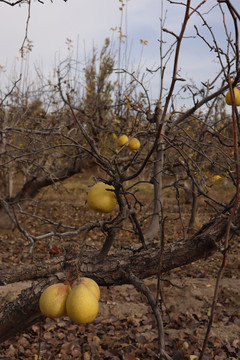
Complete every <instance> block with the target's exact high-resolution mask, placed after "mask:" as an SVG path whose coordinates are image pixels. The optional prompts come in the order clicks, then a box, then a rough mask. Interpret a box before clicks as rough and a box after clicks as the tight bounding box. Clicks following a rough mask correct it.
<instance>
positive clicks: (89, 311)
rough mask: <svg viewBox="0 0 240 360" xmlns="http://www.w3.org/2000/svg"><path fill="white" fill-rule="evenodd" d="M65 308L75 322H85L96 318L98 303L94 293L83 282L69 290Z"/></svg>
mask: <svg viewBox="0 0 240 360" xmlns="http://www.w3.org/2000/svg"><path fill="white" fill-rule="evenodd" d="M66 309H67V314H68V316H69V317H70V319H71V320H72V321H74V322H75V323H77V324H86V323H89V322H91V321H93V320H94V319H95V318H96V316H97V314H98V310H99V303H98V300H97V298H96V296H95V294H94V293H93V292H92V291H91V290H90V289H89V288H88V287H87V286H86V285H85V284H84V283H80V284H78V285H77V286H75V287H74V288H72V290H71V291H70V293H69V295H68V297H67V302H66Z"/></svg>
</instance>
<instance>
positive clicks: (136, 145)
mask: <svg viewBox="0 0 240 360" xmlns="http://www.w3.org/2000/svg"><path fill="white" fill-rule="evenodd" d="M128 147H129V149H131V150H133V151H137V150H138V149H139V148H140V141H139V140H138V139H136V138H132V139H131V140H130V141H129V143H128Z"/></svg>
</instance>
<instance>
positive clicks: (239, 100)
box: [225, 87, 240, 106]
mask: <svg viewBox="0 0 240 360" xmlns="http://www.w3.org/2000/svg"><path fill="white" fill-rule="evenodd" d="M234 97H235V103H236V106H240V90H239V89H238V88H237V87H235V88H234ZM225 100H226V103H227V104H228V105H232V98H231V94H230V91H228V92H227V94H226V96H225Z"/></svg>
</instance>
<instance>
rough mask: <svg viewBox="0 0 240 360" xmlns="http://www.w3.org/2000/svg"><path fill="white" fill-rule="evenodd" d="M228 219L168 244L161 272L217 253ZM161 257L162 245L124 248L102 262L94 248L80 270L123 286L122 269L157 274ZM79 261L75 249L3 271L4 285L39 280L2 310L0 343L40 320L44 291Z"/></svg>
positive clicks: (140, 274) (143, 274) (139, 274)
mask: <svg viewBox="0 0 240 360" xmlns="http://www.w3.org/2000/svg"><path fill="white" fill-rule="evenodd" d="M227 221H228V217H227V216H220V217H218V218H215V219H214V220H212V221H210V222H209V223H207V224H205V225H204V226H203V227H202V228H201V229H200V230H199V231H198V232H197V233H196V234H195V235H194V236H192V237H191V238H189V239H185V240H181V241H177V242H175V243H171V244H166V245H165V248H164V252H163V262H162V273H164V272H166V271H169V270H171V269H173V268H176V267H179V266H183V265H186V264H189V263H191V262H193V261H196V260H199V259H202V258H205V259H206V258H207V257H209V256H211V255H212V254H214V253H215V252H216V251H217V249H218V246H219V242H220V241H221V239H222V238H223V236H224V233H225V228H226V224H227ZM236 224H238V225H236ZM235 226H237V227H240V221H239V212H238V214H237V216H236V217H235ZM159 258H160V249H159V248H151V249H148V250H142V251H140V252H136V253H133V252H132V251H130V250H121V251H119V252H116V253H114V254H111V255H109V256H107V257H106V258H105V259H104V261H103V262H101V263H100V262H97V261H96V253H94V252H92V251H91V252H86V253H85V254H84V255H83V257H82V258H81V272H82V274H83V275H84V276H88V277H91V278H93V279H95V280H96V281H97V282H98V284H99V285H101V286H111V285H120V284H124V283H126V277H125V276H123V272H124V273H125V274H126V273H133V274H134V275H135V276H137V277H138V278H140V279H144V278H147V277H150V276H152V275H155V274H157V273H158V266H159ZM78 261H79V259H78V255H77V254H76V253H74V250H72V252H71V251H67V256H65V257H64V256H60V257H57V258H52V259H51V260H48V261H45V262H42V263H38V264H32V265H20V266H18V267H14V270H13V269H12V268H11V269H3V270H1V271H0V279H1V282H2V284H6V283H10V282H16V281H18V280H26V279H35V280H36V281H35V282H33V286H32V287H30V288H28V289H26V290H23V291H22V292H21V294H20V295H19V296H18V298H17V299H16V300H15V301H14V302H12V303H8V304H6V305H5V307H4V308H3V309H2V310H1V313H0V324H1V325H0V342H3V341H5V340H7V339H8V338H10V337H13V336H15V335H16V334H17V333H18V332H22V331H24V330H26V329H27V328H28V327H29V326H31V325H33V324H34V323H36V322H37V321H39V320H40V319H41V314H40V312H39V308H38V300H39V297H40V294H41V292H42V290H43V289H44V288H45V287H46V286H48V285H50V284H51V283H53V282H57V281H64V279H65V277H66V274H67V272H68V271H69V270H70V269H74V268H75V264H76V263H77V262H78Z"/></svg>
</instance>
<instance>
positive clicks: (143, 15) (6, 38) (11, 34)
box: [0, 0, 239, 96]
mask: <svg viewBox="0 0 240 360" xmlns="http://www.w3.org/2000/svg"><path fill="white" fill-rule="evenodd" d="M163 3H164V14H165V11H166V10H167V16H166V22H165V27H166V28H167V29H169V30H171V31H173V32H178V31H179V30H180V27H181V23H182V19H183V10H184V7H182V6H179V5H178V6H177V5H170V4H169V3H168V1H167V0H164V1H163ZM198 3H200V0H193V1H192V4H193V6H194V5H196V4H198ZM232 3H233V4H234V5H235V6H236V8H238V9H239V6H238V5H239V0H232ZM214 4H216V0H208V1H207V4H205V5H204V7H203V10H204V13H205V17H206V19H207V20H208V21H209V24H210V25H211V27H212V29H213V30H214V31H215V34H216V39H217V40H218V41H219V44H220V45H221V46H222V47H223V48H226V42H225V39H226V35H225V33H224V27H223V23H222V18H221V16H220V13H219V11H218V10H217V9H214V10H213V11H211V12H210V13H207V11H208V10H209V9H210V8H211V7H212V6H213V5H214ZM119 6H120V2H119V0H88V1H86V0H68V1H67V2H64V1H63V0H53V3H51V2H50V0H45V4H44V5H42V4H40V3H38V2H37V1H32V6H31V17H30V22H29V29H28V38H29V39H30V40H31V41H32V42H33V49H32V52H31V54H30V58H29V67H30V70H31V76H33V77H34V67H33V64H35V65H36V66H37V67H39V68H40V69H41V71H43V72H44V73H45V74H48V73H49V72H51V71H52V69H53V68H54V66H55V61H56V60H55V59H57V61H60V60H63V59H64V58H65V57H66V56H67V46H66V39H67V38H69V39H71V40H72V41H73V45H74V46H73V48H74V50H73V51H74V56H76V50H77V45H78V60H80V61H81V60H83V59H84V47H85V51H86V53H87V55H88V54H90V52H91V50H92V46H93V43H94V44H95V45H96V46H97V47H98V48H99V49H101V47H102V45H103V43H104V39H105V38H106V37H110V38H111V37H112V35H113V31H112V30H111V28H115V27H116V26H117V27H119V25H120V17H121V12H120V11H119ZM223 8H224V9H226V6H225V5H224V4H223ZM126 14H127V15H126ZM27 15H28V6H27V5H26V4H24V5H22V6H14V7H10V6H8V5H6V4H4V3H0V33H1V36H0V48H1V52H0V66H1V67H3V69H4V75H3V73H2V75H1V77H0V79H1V80H3V77H4V78H6V75H7V76H9V75H11V76H12V74H13V72H14V68H16V69H17V71H19V66H20V65H19V64H20V63H21V61H20V60H19V58H20V53H19V49H20V47H21V45H22V42H23V39H24V35H25V29H26V20H27ZM160 16H161V0H129V1H128V2H127V12H126V13H124V19H123V33H124V34H127V39H128V40H127V45H126V44H125V45H123V49H122V50H123V51H124V47H125V46H127V53H128V54H129V55H130V59H131V60H130V61H129V67H130V68H129V70H130V71H132V70H134V69H136V68H137V65H138V63H139V59H140V56H141V50H142V45H141V44H140V39H142V40H144V41H145V40H147V42H148V45H147V46H144V49H143V55H142V58H141V65H142V69H143V70H144V69H145V68H146V67H148V68H150V69H155V68H157V67H158V66H159V41H158V39H159V37H160V31H159V29H160V21H159V19H160ZM226 22H227V25H228V26H231V27H232V21H231V19H230V17H229V16H227V17H226ZM194 24H197V26H198V28H199V30H200V31H201V32H202V34H207V29H206V27H203V26H202V22H201V19H200V18H199V17H198V16H194V17H193V18H192V20H191V21H190V23H189V26H188V28H187V31H186V35H187V36H188V37H187V38H186V39H185V40H184V42H183V46H182V52H181V55H180V59H179V68H181V75H182V76H183V77H186V78H187V79H192V80H193V81H196V82H197V83H198V84H199V83H200V82H201V81H206V80H207V79H208V78H209V77H212V78H213V77H214V76H215V74H216V73H217V71H218V69H219V68H218V65H217V63H216V59H215V54H214V53H213V52H210V51H209V49H208V47H207V46H206V44H204V43H203V41H202V40H200V39H196V38H195V39H194V38H193V37H192V36H193V35H196V31H195V30H194V27H193V25H194ZM117 36H118V34H117V32H115V40H116V41H117ZM164 36H165V39H166V41H167V44H170V43H171V42H172V41H173V39H174V38H173V36H172V35H169V34H164ZM209 39H210V38H209ZM165 46H166V45H165ZM166 75H167V79H166V81H167V82H166V84H167V85H168V84H169V79H170V78H171V71H170V68H169V70H168V72H166ZM167 85H166V86H167ZM149 89H150V91H151V93H152V94H153V96H157V95H156V94H157V93H158V77H155V78H154V79H153V80H152V83H151V85H150V88H149Z"/></svg>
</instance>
